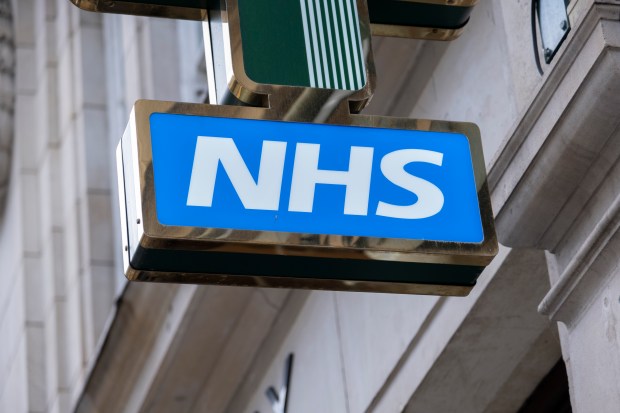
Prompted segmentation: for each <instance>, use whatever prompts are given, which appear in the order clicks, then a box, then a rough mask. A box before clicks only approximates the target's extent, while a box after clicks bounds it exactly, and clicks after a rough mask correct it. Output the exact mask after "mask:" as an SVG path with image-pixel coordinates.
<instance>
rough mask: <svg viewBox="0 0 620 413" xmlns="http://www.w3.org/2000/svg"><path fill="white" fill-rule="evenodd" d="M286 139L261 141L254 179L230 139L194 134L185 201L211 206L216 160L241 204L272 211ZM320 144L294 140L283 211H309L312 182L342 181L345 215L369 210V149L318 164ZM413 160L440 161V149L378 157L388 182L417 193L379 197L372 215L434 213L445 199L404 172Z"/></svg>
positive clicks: (356, 148)
mask: <svg viewBox="0 0 620 413" xmlns="http://www.w3.org/2000/svg"><path fill="white" fill-rule="evenodd" d="M286 146H287V144H286V142H280V141H263V147H262V151H261V157H260V166H259V170H258V179H257V180H256V181H255V180H254V178H253V177H252V175H251V173H250V171H249V169H248V167H247V165H246V163H245V162H244V160H243V158H242V156H241V154H240V153H239V149H238V148H237V146H236V145H235V142H234V141H233V140H232V139H231V138H220V137H208V136H199V137H198V141H197V143H196V151H195V154H194V164H193V168H192V176H191V180H190V185H189V193H188V197H187V205H188V206H199V207H211V206H212V204H213V196H214V192H215V182H216V179H217V171H218V167H219V164H220V163H221V164H222V167H223V169H224V171H225V172H226V174H227V175H228V177H229V178H230V182H231V183H232V185H233V187H234V189H235V191H236V192H237V195H238V196H239V199H240V200H241V203H242V204H243V206H244V208H245V209H255V210H266V211H277V210H278V209H279V206H280V193H281V189H282V178H283V173H284V161H285V157H286ZM320 150H321V146H320V145H319V144H310V143H298V144H297V145H296V147H295V159H294V165H293V176H292V182H291V195H290V199H289V203H288V210H289V211H291V212H308V213H310V212H312V210H313V206H314V193H315V189H316V185H317V184H328V185H343V186H345V188H346V192H345V199H344V211H343V212H344V214H345V215H362V216H366V215H368V208H369V205H368V203H369V198H370V186H371V176H372V164H373V156H374V149H373V148H369V147H364V146H352V147H351V150H350V153H349V169H348V170H347V171H333V170H323V169H319V168H318V164H319V153H320ZM412 162H423V163H429V164H433V165H437V166H441V165H442V162H443V154H442V153H440V152H435V151H430V150H424V149H401V150H397V151H394V152H390V153H388V154H386V155H385V156H384V157H383V158H382V159H381V172H382V173H383V175H384V176H385V178H387V179H388V180H389V181H390V182H391V183H393V184H394V185H396V186H398V187H400V188H403V189H405V190H407V191H409V192H412V193H414V194H415V195H416V196H417V198H418V199H417V201H416V202H415V203H413V204H411V205H394V204H389V203H386V202H383V201H379V203H378V205H377V209H376V215H380V216H384V217H391V218H401V219H423V218H428V217H431V216H433V215H436V214H437V213H439V211H441V209H442V208H443V204H444V196H443V193H442V192H441V190H440V189H439V188H438V187H437V186H435V185H434V184H432V183H430V182H428V181H426V180H424V179H421V178H418V177H416V176H413V175H411V174H409V173H408V172H407V171H405V166H406V165H408V164H409V163H412Z"/></svg>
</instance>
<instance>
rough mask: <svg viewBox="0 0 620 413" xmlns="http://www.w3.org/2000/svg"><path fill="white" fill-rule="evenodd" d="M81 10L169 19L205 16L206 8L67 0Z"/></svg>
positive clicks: (201, 17)
mask: <svg viewBox="0 0 620 413" xmlns="http://www.w3.org/2000/svg"><path fill="white" fill-rule="evenodd" d="M69 1H71V3H73V4H74V5H75V6H77V7H78V8H80V9H82V10H86V11H91V12H103V13H114V14H129V15H134V16H146V17H164V18H169V19H183V20H198V21H202V20H204V19H205V18H206V17H207V10H205V9H199V8H192V7H177V6H163V5H151V4H143V3H135V2H115V1H102V0H69Z"/></svg>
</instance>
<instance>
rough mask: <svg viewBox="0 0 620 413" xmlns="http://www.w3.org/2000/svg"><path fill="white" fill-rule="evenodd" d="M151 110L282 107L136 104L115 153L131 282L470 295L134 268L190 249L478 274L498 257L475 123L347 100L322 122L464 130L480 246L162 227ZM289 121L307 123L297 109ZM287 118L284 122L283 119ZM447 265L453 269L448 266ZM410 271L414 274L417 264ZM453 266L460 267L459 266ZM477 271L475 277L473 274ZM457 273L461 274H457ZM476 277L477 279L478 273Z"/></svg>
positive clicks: (400, 285) (230, 111) (265, 112)
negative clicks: (355, 107) (139, 260)
mask: <svg viewBox="0 0 620 413" xmlns="http://www.w3.org/2000/svg"><path fill="white" fill-rule="evenodd" d="M153 113H168V114H183V115H194V116H210V117H227V118H243V119H256V120H282V117H281V115H280V113H278V111H275V110H272V109H266V108H256V107H241V106H224V105H201V104H188V103H174V102H161V101H146V100H142V101H138V102H136V105H135V107H134V110H133V111H132V115H131V120H130V123H129V126H128V128H127V131H126V132H125V135H124V137H123V139H122V141H121V144H119V149H118V150H117V163H118V172H119V188H120V194H119V195H120V198H121V217H122V221H123V222H122V227H123V244H124V246H125V253H124V255H123V258H124V266H125V273H126V276H127V278H129V279H130V280H140V281H153V280H157V281H159V282H175V283H197V284H226V285H247V286H263V287H287V288H313V289H327V290H345V291H375V292H392V293H409V294H437V295H467V293H468V292H469V291H470V290H471V288H472V287H473V284H469V285H458V284H457V283H455V284H454V285H445V284H441V283H436V284H433V283H415V282H414V283H409V282H387V281H381V279H380V278H381V277H377V279H376V280H359V279H355V278H354V277H352V278H350V279H316V278H313V279H310V278H299V277H295V276H291V277H288V276H286V277H282V276H280V277H278V276H275V277H270V276H264V275H260V276H256V275H252V274H250V275H229V274H213V273H187V272H186V273H183V272H170V271H159V270H154V269H148V268H134V267H133V266H132V264H131V262H132V258H133V257H134V256H135V254H136V253H143V252H144V251H146V250H153V251H162V250H169V251H185V252H192V253H204V254H205V259H208V258H207V256H208V254H213V253H224V254H225V253H244V254H251V255H255V256H268V257H273V258H274V259H277V257H282V256H287V257H299V258H319V259H320V258H324V259H343V260H356V261H364V262H369V263H373V262H374V263H378V262H382V263H386V264H387V263H394V262H396V263H404V264H423V265H426V264H428V265H430V266H433V265H440V266H443V267H442V268H447V267H449V266H455V268H456V266H461V267H463V268H465V269H467V268H470V269H471V270H472V271H474V272H476V270H479V271H477V273H479V272H480V271H482V269H483V268H484V267H485V266H486V265H488V264H489V263H490V262H491V260H492V259H493V257H494V256H495V255H496V254H497V251H498V244H497V238H496V235H495V229H494V224H493V213H492V210H491V202H490V196H489V191H488V187H487V183H486V173H485V164H484V159H483V156H482V144H481V141H480V133H479V130H478V127H477V126H476V125H474V124H471V123H461V122H444V121H431V120H416V119H406V118H390V117H379V116H367V115H351V114H350V113H349V112H348V108H347V107H346V105H339V106H337V108H336V110H334V111H333V112H332V113H331V114H330V115H329V117H328V118H327V119H325V120H322V121H320V122H315V123H321V124H331V125H344V126H362V127H375V128H393V129H410V130H420V131H436V132H447V133H460V134H463V135H465V136H466V137H467V138H468V140H469V144H470V151H471V154H472V163H473V166H474V174H475V182H476V187H477V192H478V203H479V207H480V212H481V218H482V226H483V234H484V240H483V241H482V242H481V243H479V244H475V243H454V242H437V241H421V240H407V239H391V238H374V237H351V236H334V235H323V234H298V233H283V232H273V231H244V230H230V229H214V228H196V227H177V226H165V225H162V224H160V223H159V221H158V220H157V212H156V209H155V208H156V207H155V187H154V177H153V164H152V162H153V159H152V149H151V131H150V123H149V119H150V115H151V114H153ZM286 120H288V121H295V122H308V119H306V118H305V117H303V116H302V117H301V118H296V117H295V116H294V114H293V115H292V116H289V117H288V119H286ZM286 120H285V121H286ZM446 264H448V266H446ZM411 268H412V271H415V268H414V266H413V265H412V267H411ZM455 271H456V269H455ZM476 276H477V274H476ZM457 278H458V277H457ZM474 279H475V278H474Z"/></svg>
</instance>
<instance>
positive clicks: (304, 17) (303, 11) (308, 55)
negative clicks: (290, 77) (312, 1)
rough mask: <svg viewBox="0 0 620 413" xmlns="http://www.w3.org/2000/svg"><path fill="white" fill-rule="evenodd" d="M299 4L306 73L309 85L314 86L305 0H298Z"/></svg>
mask: <svg viewBox="0 0 620 413" xmlns="http://www.w3.org/2000/svg"><path fill="white" fill-rule="evenodd" d="M299 3H300V6H301V21H302V23H303V26H304V40H305V41H306V60H307V61H308V75H309V76H310V86H311V87H316V79H315V78H314V67H313V66H314V65H313V63H312V46H311V45H310V32H309V31H308V16H307V14H306V0H299Z"/></svg>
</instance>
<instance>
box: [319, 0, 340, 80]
mask: <svg viewBox="0 0 620 413" xmlns="http://www.w3.org/2000/svg"><path fill="white" fill-rule="evenodd" d="M323 6H325V22H326V23H327V42H328V43H329V51H330V53H329V55H330V57H331V61H332V74H333V75H334V89H339V88H340V86H339V85H338V74H337V70H336V58H335V57H334V54H336V49H334V42H333V41H332V28H333V27H334V23H333V21H332V18H331V16H330V15H329V6H328V4H327V0H323ZM336 31H338V28H337V27H336Z"/></svg>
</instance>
